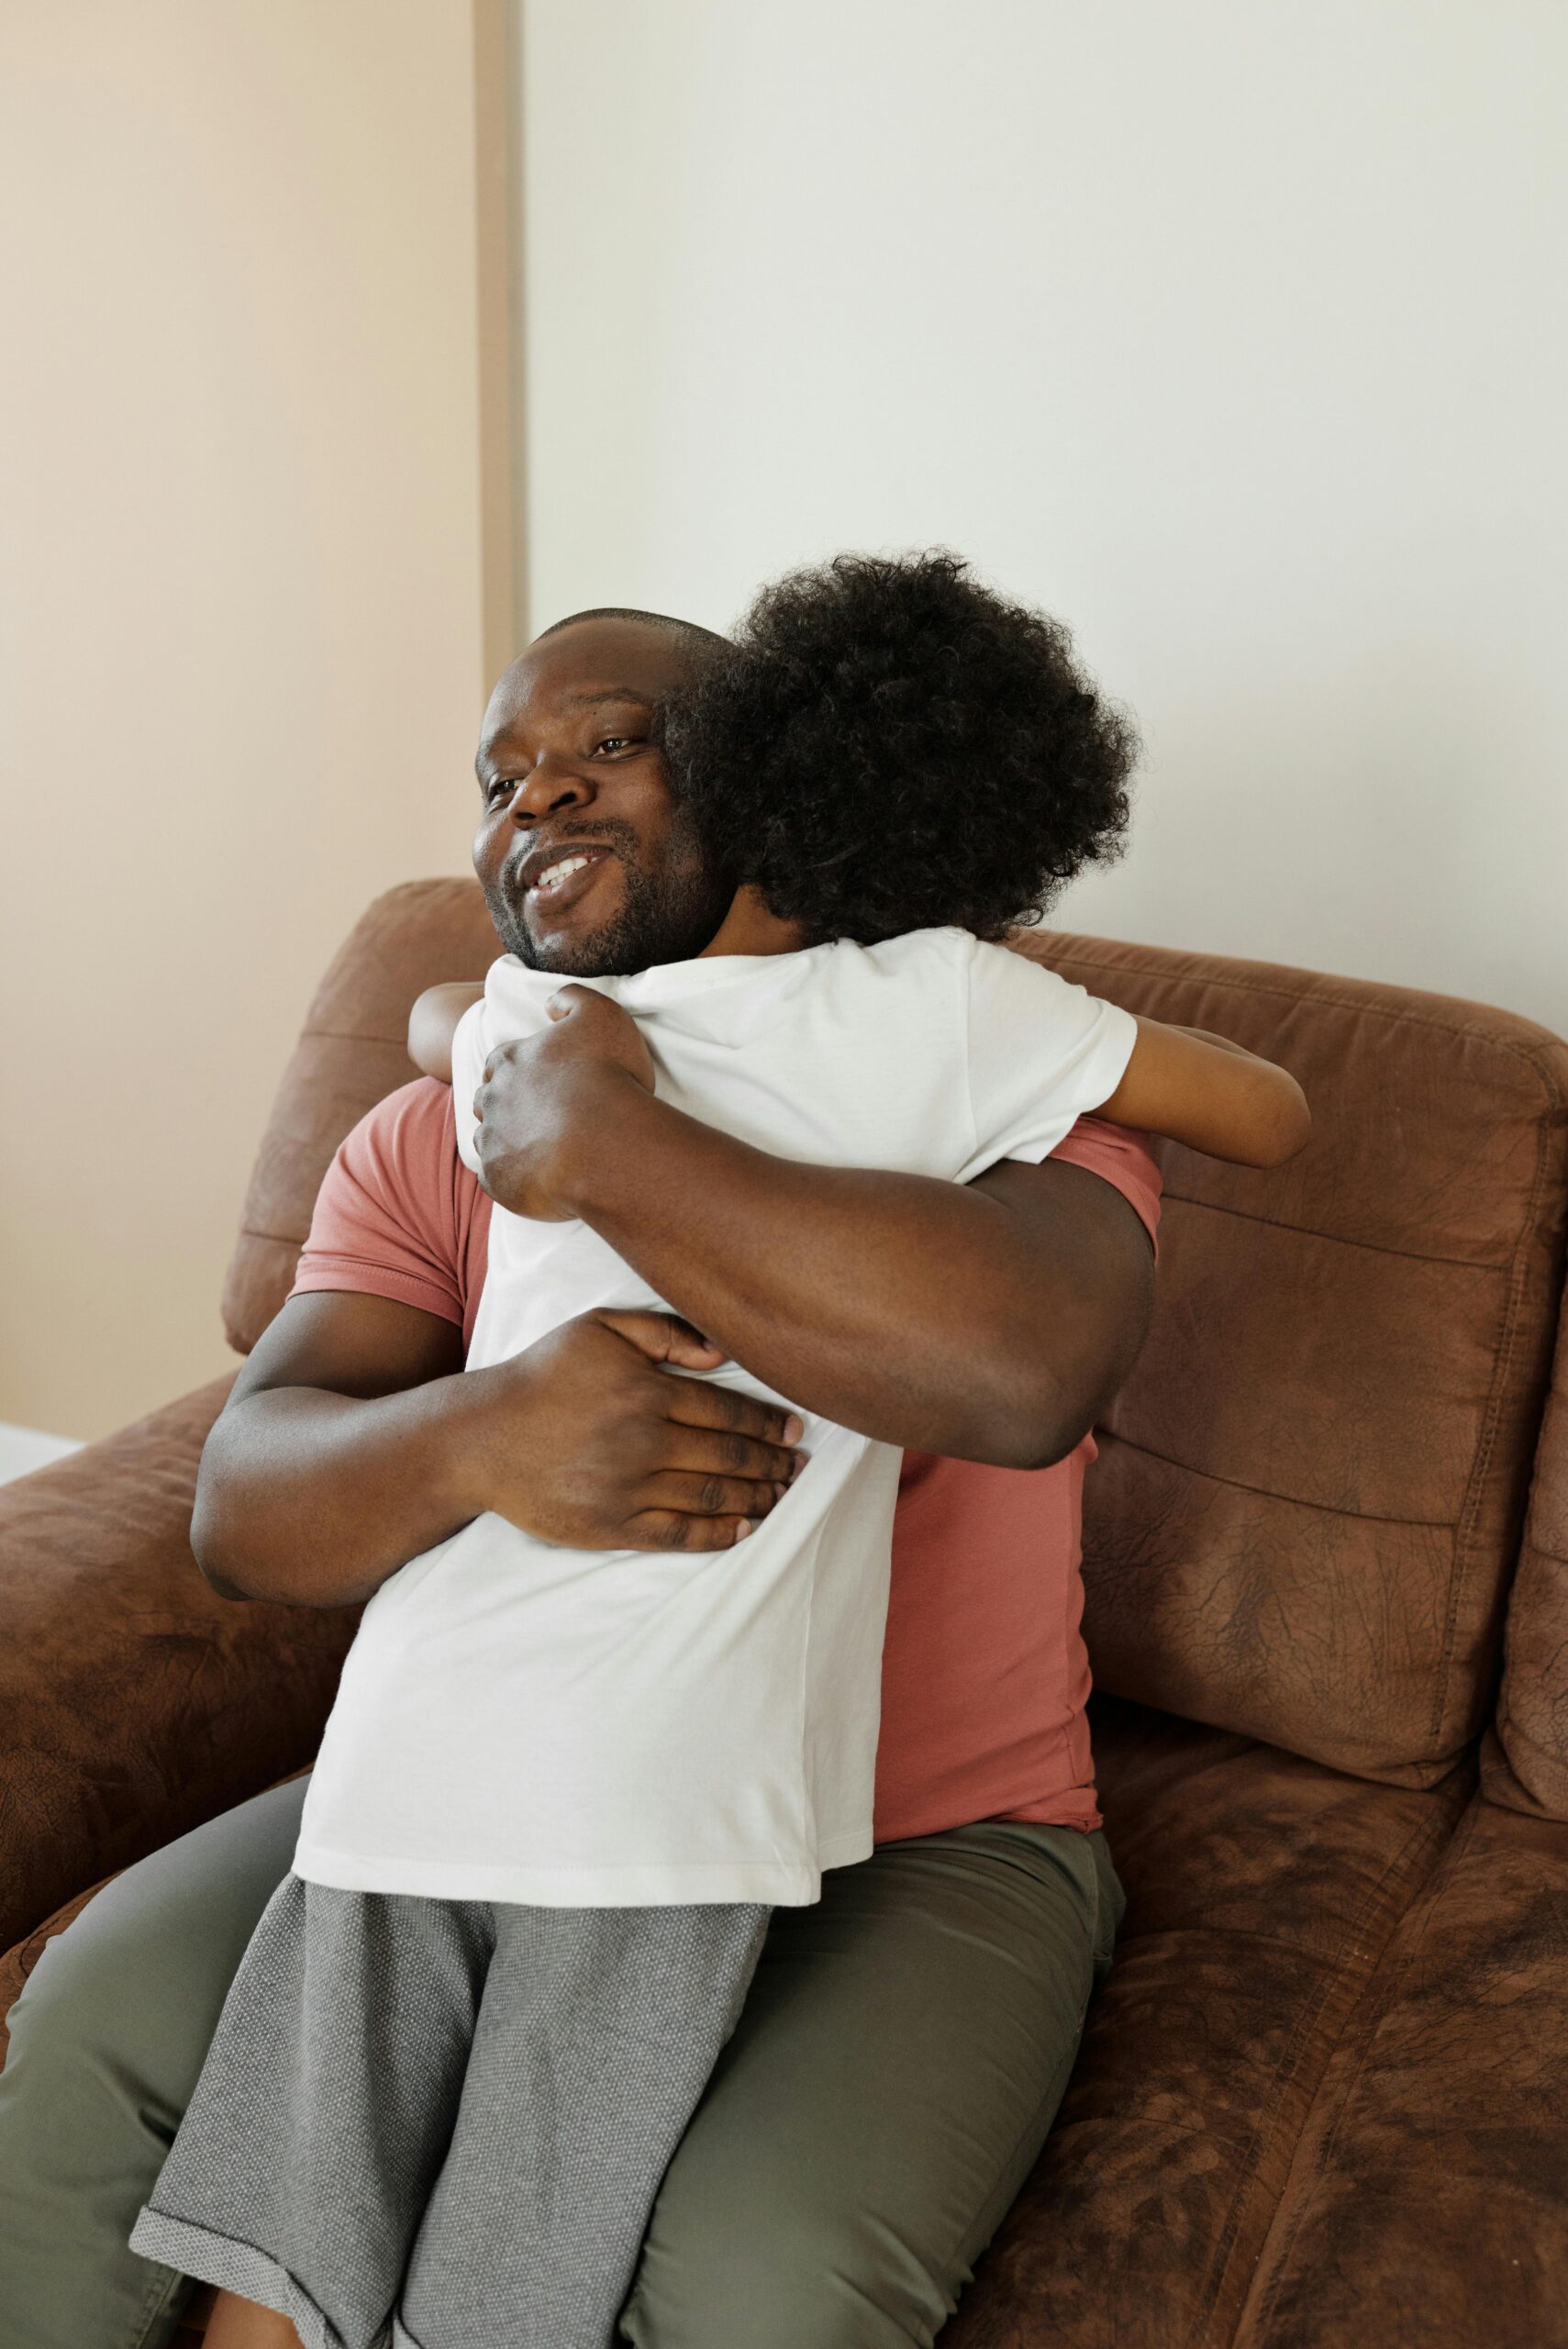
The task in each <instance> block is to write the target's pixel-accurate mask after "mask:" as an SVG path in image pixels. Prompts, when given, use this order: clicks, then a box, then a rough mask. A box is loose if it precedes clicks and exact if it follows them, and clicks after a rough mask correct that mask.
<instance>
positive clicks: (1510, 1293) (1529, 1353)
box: [0, 881, 1568, 2349]
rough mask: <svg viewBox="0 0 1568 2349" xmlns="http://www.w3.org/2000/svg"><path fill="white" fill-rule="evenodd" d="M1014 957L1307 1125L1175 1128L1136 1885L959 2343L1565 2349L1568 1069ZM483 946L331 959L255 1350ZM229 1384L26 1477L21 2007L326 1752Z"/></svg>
mask: <svg viewBox="0 0 1568 2349" xmlns="http://www.w3.org/2000/svg"><path fill="white" fill-rule="evenodd" d="M1024 951H1027V952H1030V953H1032V954H1037V955H1039V956H1040V958H1041V959H1042V960H1044V961H1047V962H1050V963H1054V964H1055V965H1057V966H1058V967H1059V968H1060V969H1062V970H1063V971H1064V972H1066V973H1067V974H1069V975H1071V976H1072V977H1073V978H1075V979H1080V980H1082V981H1084V983H1085V984H1086V985H1089V986H1090V987H1092V988H1094V989H1095V990H1096V991H1098V992H1100V993H1102V994H1104V995H1106V996H1112V997H1114V998H1115V999H1116V1000H1117V1001H1118V1002H1121V1003H1124V1004H1126V1005H1128V1006H1129V1008H1132V1009H1134V1010H1139V1011H1147V1012H1151V1013H1154V1014H1158V1015H1160V1016H1162V1017H1164V1018H1168V1019H1178V1020H1183V1021H1185V1022H1188V1023H1190V1024H1192V1025H1195V1026H1199V1027H1205V1028H1211V1029H1215V1030H1219V1031H1220V1032H1222V1033H1225V1034H1229V1035H1231V1036H1234V1037H1236V1038H1237V1039H1238V1040H1240V1041H1241V1042H1243V1043H1247V1044H1251V1045H1253V1046H1256V1047H1258V1048H1259V1049H1261V1050H1263V1051H1266V1052H1270V1053H1272V1054H1273V1055H1274V1056H1276V1057H1278V1058H1279V1059H1281V1060H1283V1061H1284V1062H1285V1063H1286V1064H1287V1065H1288V1066H1290V1067H1291V1068H1292V1069H1294V1070H1295V1071H1296V1074H1298V1075H1299V1076H1300V1078H1301V1079H1302V1081H1303V1083H1304V1084H1305V1085H1306V1086H1307V1091H1308V1093H1309V1095H1310V1097H1311V1099H1312V1103H1313V1107H1314V1110H1315V1113H1316V1121H1317V1130H1316V1135H1315V1138H1314V1140H1313V1142H1312V1144H1311V1146H1310V1147H1309V1149H1308V1150H1307V1152H1304V1153H1303V1155H1302V1156H1301V1157H1300V1158H1299V1159H1298V1160H1297V1161H1296V1163H1294V1164H1293V1165H1291V1166H1289V1167H1287V1168H1285V1169H1284V1171H1283V1172H1281V1173H1277V1174H1272V1175H1257V1174H1252V1173H1249V1172H1246V1171H1243V1170H1240V1169H1237V1168H1229V1167H1224V1166H1220V1165H1218V1164H1214V1163H1209V1162H1207V1161H1200V1160H1197V1159H1195V1158H1193V1157H1191V1156H1189V1155H1187V1154H1184V1152H1181V1151H1179V1150H1176V1149H1173V1148H1171V1149H1168V1150H1166V1151H1165V1153H1164V1171H1165V1177H1166V1182H1167V1186H1168V1188H1167V1198H1166V1217H1165V1225H1164V1237H1163V1244H1162V1271H1161V1305H1160V1310H1159V1313H1158V1316H1157V1319H1156V1323H1155V1327H1154V1330H1153V1333H1152V1335H1151V1339H1150V1341H1149V1344H1148V1347H1147V1349H1146V1351H1145V1353H1144V1355H1143V1358H1142V1360H1141V1362H1140V1364H1139V1367H1138V1369H1137V1372H1136V1374H1135V1375H1134V1376H1133V1378H1132V1380H1131V1382H1130V1383H1129V1386H1128V1388H1127V1390H1126V1392H1125V1393H1124V1394H1123V1396H1122V1397H1121V1398H1120V1400H1119V1401H1118V1404H1117V1406H1116V1408H1115V1410H1114V1412H1113V1414H1112V1415H1111V1418H1110V1420H1109V1423H1108V1424H1107V1426H1106V1429H1105V1431H1104V1432H1103V1435H1102V1439H1101V1447H1102V1457H1101V1460H1100V1463H1099V1465H1098V1466H1097V1468H1096V1469H1095V1472H1094V1474H1093V1475H1092V1476H1091V1479H1090V1486H1089V1503H1088V1522H1087V1526H1086V1534H1085V1551H1086V1557H1085V1574H1086V1580H1087V1588H1088V1630H1089V1639H1090V1646H1091V1649H1092V1653H1093V1658H1094V1665H1095V1679H1096V1682H1097V1685H1098V1688H1099V1692H1100V1693H1099V1695H1098V1696H1097V1698H1096V1699H1095V1750H1096V1754H1097V1757H1098V1765H1099V1772H1100V1781H1101V1786H1102V1788H1103V1793H1104V1800H1105V1807H1106V1814H1107V1818H1108V1822H1109V1828H1110V1832H1111V1836H1112V1839H1113V1843H1114V1848H1115V1851H1116V1855H1117V1858H1118V1863H1119V1865H1120V1868H1121V1871H1122V1874H1123V1876H1124V1878H1125V1881H1126V1883H1127V1886H1128V1889H1129V1896H1130V1898H1129V1909H1128V1915H1127V1920H1126V1925H1125V1928H1124V1931H1123V1935H1122V1940H1121V1944H1120V1948H1119V1952H1118V1958H1117V1963H1116V1967H1115V1970H1114V1972H1113V1975H1112V1976H1111V1979H1110V1982H1109V1984H1108V1986H1107V1987H1106V1990H1105V1992H1104V1993H1103V1995H1102V1996H1101V1998H1100V1999H1099V2001H1098V2003H1097V2005H1096V2007H1095V2010H1094V2013H1093V2016H1092V2019H1091V2023H1090V2027H1089V2031H1088V2034H1087V2037H1086V2039H1085V2042H1084V2049H1083V2052H1082V2055H1081V2057H1080V2060H1079V2064H1078V2066H1077V2070H1076V2073H1075V2075H1074V2076H1073V2084H1072V2087H1071V2089H1070V2091H1069V2093H1068V2097H1067V2100H1066V2103H1065V2105H1064V2107H1063V2110H1062V2116H1061V2120H1060V2122H1059V2124H1058V2126H1057V2128H1056V2130H1055V2132H1054V2133H1053V2135H1052V2137H1051V2141H1050V2143H1049V2145H1048V2147H1047V2149H1046V2152H1045V2154H1044V2156H1043V2158H1042V2159H1041V2161H1040V2165H1039V2166H1038V2168H1037V2169H1036V2171H1035V2173H1034V2176H1032V2178H1031V2179H1030V2180H1029V2184H1028V2186H1027V2188H1025V2191H1024V2194H1023V2196H1022V2198H1021V2199H1020V2200H1019V2202H1018V2205H1017V2207H1016V2209H1015V2210H1014V2211H1013V2213H1012V2215H1011V2217H1010V2218H1009V2219H1008V2220H1007V2221H1006V2224H1005V2226H1004V2227H1003V2229H1002V2232H1001V2233H1000V2235H999V2236H998V2238H997V2241H996V2243H995V2246H994V2247H993V2249H992V2250H991V2252H990V2254H988V2256H987V2257H986V2258H985V2259H984V2261H983V2263H982V2264H981V2266H980V2268H979V2271H978V2273H977V2276H976V2277H975V2281H974V2283H973V2287H972V2288H971V2289H970V2291H969V2292H968V2294H967V2295H966V2297H965V2299H964V2301H963V2303H962V2308H961V2310H960V2312H959V2314H958V2316H957V2317H956V2318H955V2320H954V2321H953V2323H952V2324H951V2327H950V2328H949V2330H948V2332H947V2334H946V2335H945V2336H944V2338H945V2339H946V2340H949V2341H951V2342H952V2343H955V2345H956V2349H1046V2344H1052V2345H1053V2349H1054V2344H1057V2343H1064V2344H1070V2349H1220V2344H1234V2345H1235V2349H1350V2345H1351V2344H1352V2343H1353V2344H1357V2349H1361V2344H1373V2349H1381V2344H1385V2343H1387V2344H1396V2349H1407V2345H1408V2349H1478V2345H1479V2344H1487V2345H1488V2349H1550V2344H1552V2343H1568V1336H1564V1337H1563V1338H1562V1340H1561V1341H1559V1339H1558V1334H1557V1333H1558V1330H1559V1316H1560V1307H1561V1303H1562V1273H1563V1243H1564V1224H1565V1219H1568V1118H1565V1112H1564V1097H1565V1094H1568V1045H1565V1044H1563V1043H1562V1041H1559V1040H1558V1039H1557V1038H1555V1037H1553V1036H1551V1035H1549V1034H1548V1033H1547V1032H1546V1031H1545V1030H1542V1029H1540V1028H1536V1027H1534V1026H1532V1025H1530V1024H1529V1022H1528V1021H1526V1020H1523V1019H1515V1018H1512V1017H1510V1016H1509V1015H1507V1014H1506V1013H1503V1012H1498V1011H1492V1010H1487V1009H1485V1008H1481V1007H1478V1006H1476V1005H1473V1004H1468V1003H1460V1002H1454V1001H1450V1000H1448V999H1447V998H1444V997H1440V996H1431V995H1418V994H1415V993H1411V992H1407V991H1404V990H1401V989H1398V988H1393V987H1383V986H1373V985H1364V984H1362V983H1360V982H1355V981H1351V980H1345V979H1334V978H1326V977H1321V976H1318V975H1317V974H1312V973H1307V972H1300V971H1291V970H1284V969H1276V968H1273V967H1270V966H1267V965H1263V964H1258V963H1238V962H1227V961H1221V960H1219V959H1218V958H1216V957H1213V956H1207V955H1198V954H1177V953H1172V952H1160V951H1155V950H1152V949H1150V948H1146V947H1136V946H1127V945H1118V944H1112V943H1108V942H1106V941H1100V940H1095V939H1087V938H1076V937H1069V936H1064V935H1062V934H1060V933H1057V934H1048V935H1044V936H1042V937H1040V938H1038V939H1034V940H1031V941H1029V944H1028V945H1027V947H1026V949H1025V950H1024ZM492 952H494V945H493V940H492V936H491V932H490V930H489V927H488V924H487V922H486V919H485V917H484V909H483V907H482V904H481V902H480V899H479V896H478V895H477V892H476V891H475V890H474V889H473V887H472V886H471V885H468V884H466V883H461V882H448V881H438V882H427V883H420V884H415V885H410V886H408V887H406V888H403V889H398V890H394V891H393V892H392V893H391V894H390V895H389V896H385V897H384V898H382V899H381V900H380V901H379V903H378V904H376V905H375V906H374V907H372V909H371V911H370V912H369V913H368V914H367V915H366V917H365V918H364V919H363V920H362V921H361V924H360V925H359V927H358V929H357V930H355V932H354V934H353V936H352V937H351V938H350V941H349V942H348V944H347V945H346V946H345V948H344V949H343V951H342V952H341V953H340V954H339V957H338V960H337V961H336V963H334V964H333V966H332V969H331V970H330V972H329V973H328V976H327V978H326V979H325V981H324V982H323V984H322V986H321V988H320V990H319V992H318V994H317V999H316V1002H315V1004H314V1005H313V1007H312V1009H311V1013H310V1017H309V1021H308V1024H307V1026H306V1031H305V1033H304V1035H303V1037H302V1038H301V1041H300V1043H299V1046H298V1048H297V1050H296V1052H295V1057H294V1060H293V1062H292V1063H291V1065H290V1068H289V1070H288V1073H287V1074H286V1076H285V1077H284V1083H283V1086H282V1089H281V1091H280V1094H279V1097H278V1101H277V1105H276V1108H275V1109H274V1111H273V1114H272V1123H271V1125H270V1126H269V1128H268V1130H267V1133H266V1136H265V1138H264V1140H263V1141H262V1145H261V1155H260V1158H259V1160H258V1163H257V1166H256V1172H255V1175H254V1178H253V1180H252V1183H251V1186H250V1196H249V1199H248V1201H247V1205H246V1210H245V1218H244V1228H243V1230H242V1232H241V1235H240V1239H239V1247H238V1250H237V1252H236V1254H235V1258H234V1263H233V1266H232V1269H231V1272H230V1275H229V1280H228V1291H227V1296H226V1300H225V1309H226V1315H227V1320H228V1331H229V1335H230V1337H231V1339H232V1341H233V1343H234V1344H235V1346H236V1347H237V1348H238V1349H239V1351H240V1352H241V1353H242V1352H243V1351H244V1350H245V1349H246V1347H247V1346H249V1345H250V1343H251V1342H252V1341H254V1339H255V1337H256V1335H257V1332H258V1331H259V1330H261V1328H262V1327H263V1325H264V1324H265V1322H266V1321H267V1319H269V1317H270V1316H271V1315H272V1312H273V1311H274V1310H275V1309H276V1308H277V1306H278V1304H279V1302H280V1300H281V1299H282V1297H283V1296H284V1292H285V1290H286V1288H287V1286H288V1284H289V1279H290V1275H291V1271H292V1267H293V1264H294V1261H295V1254H296V1252H297V1250H298V1248H299V1244H300V1242H301V1241H302V1239H303V1238H304V1236H305V1232H306V1227H307V1224H308V1221H309V1217H310V1209H311V1202H312V1200H313V1198H314V1196H315V1193H316V1189H317V1184H318V1183H319V1181H320V1178H321V1175H322V1172H323V1170H324V1168H325V1167H326V1165H327V1163H328V1159H329V1157H330V1155H331V1152H332V1151H333V1149H334V1147H335V1145H336V1143H337V1142H338V1141H339V1138H340V1137H341V1136H342V1135H343V1134H344V1133H345V1132H346V1131H347V1130H348V1129H349V1127H350V1125H351V1124H352V1123H353V1122H354V1120H355V1119H357V1118H358V1117H360V1116H361V1113H362V1112H363V1111H364V1110H365V1109H366V1108H368V1107H369V1106H370V1105H371V1104H372V1103H373V1101H374V1100H376V1099H377V1098H378V1097H380V1096H381V1095H382V1094H384V1093H385V1092H386V1091H388V1090H390V1089H391V1088H392V1087H393V1086H395V1085H399V1084H402V1083H404V1082H405V1081H406V1079H407V1077H408V1075H409V1067H408V1063H407V1062H406V1058H405V1055H404V1049H403V1036H404V1029H405V1021H406V1013H407V1008H408V1006H409V1003H410V1001H411V999H412V997H413V996H414V995H415V994H416V993H417V991H418V990H419V989H420V988H421V987H423V986H425V985H428V984H429V983H430V982H431V981H433V980H435V979H437V978H452V977H460V976H464V975H477V974H479V973H480V972H481V971H482V970H483V969H484V965H485V963H486V962H487V961H488V960H489V958H490V956H491V954H492ZM149 1309H150V1310H155V1309H156V1299H155V1298H151V1297H150V1299H149ZM1554 1361H1555V1368H1554ZM224 1392H225V1385H224V1383H223V1382H219V1383H217V1385H214V1386H208V1387H206V1388H204V1389H203V1390H202V1391H201V1392H199V1393H197V1394H195V1395H191V1396H187V1397H185V1398H184V1399H183V1401H180V1402H177V1403H173V1404H171V1405H170V1406H169V1407H168V1408H166V1409H164V1410H162V1411H160V1412H158V1413H156V1414H155V1415H154V1416H153V1417H152V1418H151V1419H145V1420H143V1421H142V1422H141V1423H140V1424H139V1426H136V1427H132V1428H129V1429H128V1430H126V1431H124V1432H123V1433H122V1434H119V1435H117V1436H113V1437H110V1438H109V1439H108V1440H107V1441H106V1442H101V1443H95V1444H93V1445H92V1446H90V1447H89V1448H88V1449H87V1450H86V1451H84V1452H82V1453H78V1454H76V1455H74V1456H73V1457H72V1458H71V1459H69V1460H67V1461H64V1462H62V1463H61V1464H59V1465H57V1466H55V1467H51V1468H47V1469H44V1470H42V1471H41V1472H39V1474H37V1475H32V1476H28V1477H26V1478H24V1479H22V1480H21V1481H20V1482H19V1483H17V1484H14V1485H12V1486H8V1487H6V1488H5V1489H4V1490H0V1675H3V1682H4V1685H3V1687H0V1787H3V1791H4V1804H5V1811H4V1834H3V1848H4V1853H5V1876H4V1883H3V1887H0V1911H3V1914H0V1947H6V1946H7V1945H8V1944H12V1943H14V1944H15V1947H13V1948H11V1950H10V1954H9V1956H8V1957H7V1958H6V1960H5V1961H4V1980H3V1982H0V2010H3V2009H6V2008H8V2006H9V2004H10V2001H11V1998H13V1997H14V1996H15V1994H16V1992H17V1988H18V1987H19V1986H20V1983H21V1981H22V1979H23V1978H24V1977H25V1976H26V1974H27V1972H28V1968H29V1967H30V1966H31V1965H33V1964H34V1963H35V1962H36V1959H37V1957H38V1954H39V1950H40V1949H41V1948H42V1946H43V1944H44V1943H45V1941H46V1940H47V1938H48V1936H49V1935H50V1933H52V1932H57V1931H58V1930H60V1928H61V1925H62V1924H63V1923H65V1922H66V1921H67V1920H69V1919H70V1918H71V1917H72V1915H74V1914H75V1912H76V1911H77V1909H80V1907H81V1906H82V1905H83V1902H84V1900H85V1899H86V1898H90V1897H91V1894H90V1889H88V1888H89V1887H95V1885H96V1884H98V1883H99V1882H101V1881H102V1880H103V1879H104V1878H105V1877H106V1876H109V1875H110V1874H112V1873H113V1872H114V1871H116V1870H117V1869H119V1868H122V1867H124V1866H125V1865H127V1864H128V1862H130V1861H133V1860H135V1859H136V1858H138V1857H139V1855H140V1854H143V1853H146V1852H148V1851H150V1850H151V1849H152V1848H154V1847H155V1846H157V1845H158V1844H160V1843H162V1842H166V1841H167V1840H168V1839H169V1838H171V1837H172V1836H174V1835H178V1834H180V1833H181V1832H183V1831H184V1830H186V1829H188V1828H190V1827H192V1826H194V1825H195V1824H196V1823H197V1822H198V1821H200V1820H204V1819H206V1818H208V1817H210V1816H211V1815H212V1814H213V1813H215V1812H217V1811H218V1810H220V1809H224V1808H225V1807H226V1806H228V1805H229V1804H232V1803H234V1802H237V1801H239V1800H240V1799H241V1798H244V1797H245V1796H247V1795H250V1794H252V1793H255V1792H256V1791H257V1790H258V1789H260V1788H261V1787H265V1786H267V1785H269V1784H270V1783H272V1781H274V1780H276V1779H278V1778H280V1777H282V1776H285V1775H287V1774H288V1773H290V1772H292V1771H295V1770H297V1769H299V1768H300V1767H301V1766H302V1765H305V1764H306V1763H307V1762H308V1760H309V1758H310V1755H311V1753H312V1751H313V1749H314V1745H315V1742H316V1739H317V1734H318V1732H319V1730H320V1727H321V1723H322V1720H323V1718H324V1716H325V1714H326V1711H327V1708H328V1702H329V1699H330V1697H331V1693H332V1687H333V1683H334V1679H335V1676H336V1673H337V1669H338V1665H339V1660H340V1658H341V1655H342V1653H343V1650H344V1647H345V1645H346V1643H347V1642H348V1639H349V1636H350V1631H351V1629H352V1624H351V1621H350V1619H349V1618H348V1617H346V1616H345V1615H342V1614H338V1613H321V1614H316V1613H312V1612H310V1611H308V1610H290V1609H278V1608H271V1607H260V1606H234V1605H228V1604H225V1602H224V1601H223V1600H221V1599H219V1598H215V1597H214V1596H213V1594H212V1593H211V1592H210V1591H209V1590H208V1589H207V1587H206V1584H205V1583H204V1582H203V1581H202V1579H201V1577H200V1575H199V1574H198V1573H197V1571H196V1568H195V1564H194V1562H193V1560H192V1558H191V1554H190V1550H189V1546H188V1542H187V1523H188V1518H189V1511H190V1504H191V1493H192V1486H193V1483H194V1479H195V1470H196V1462H197V1458H198V1456H199V1453H200V1451H201V1446H202V1442H203V1439H204V1437H205V1435H206V1431H207V1428H208V1427H209V1425H210V1424H211V1422H212V1419H213V1418H214V1416H215V1414H216V1412H217V1408H218V1407H219V1405H220V1403H221V1401H222V1399H223V1395H224ZM195 2321H196V2322H198V2323H199V2311H197V2312H195ZM191 2337H194V2335H193V2336H191ZM83 2349H90V2344H87V2343H83ZM736 2349H745V2344H744V2343H737V2344H736ZM801 2349H811V2344H809V2343H802V2344H801Z"/></svg>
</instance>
